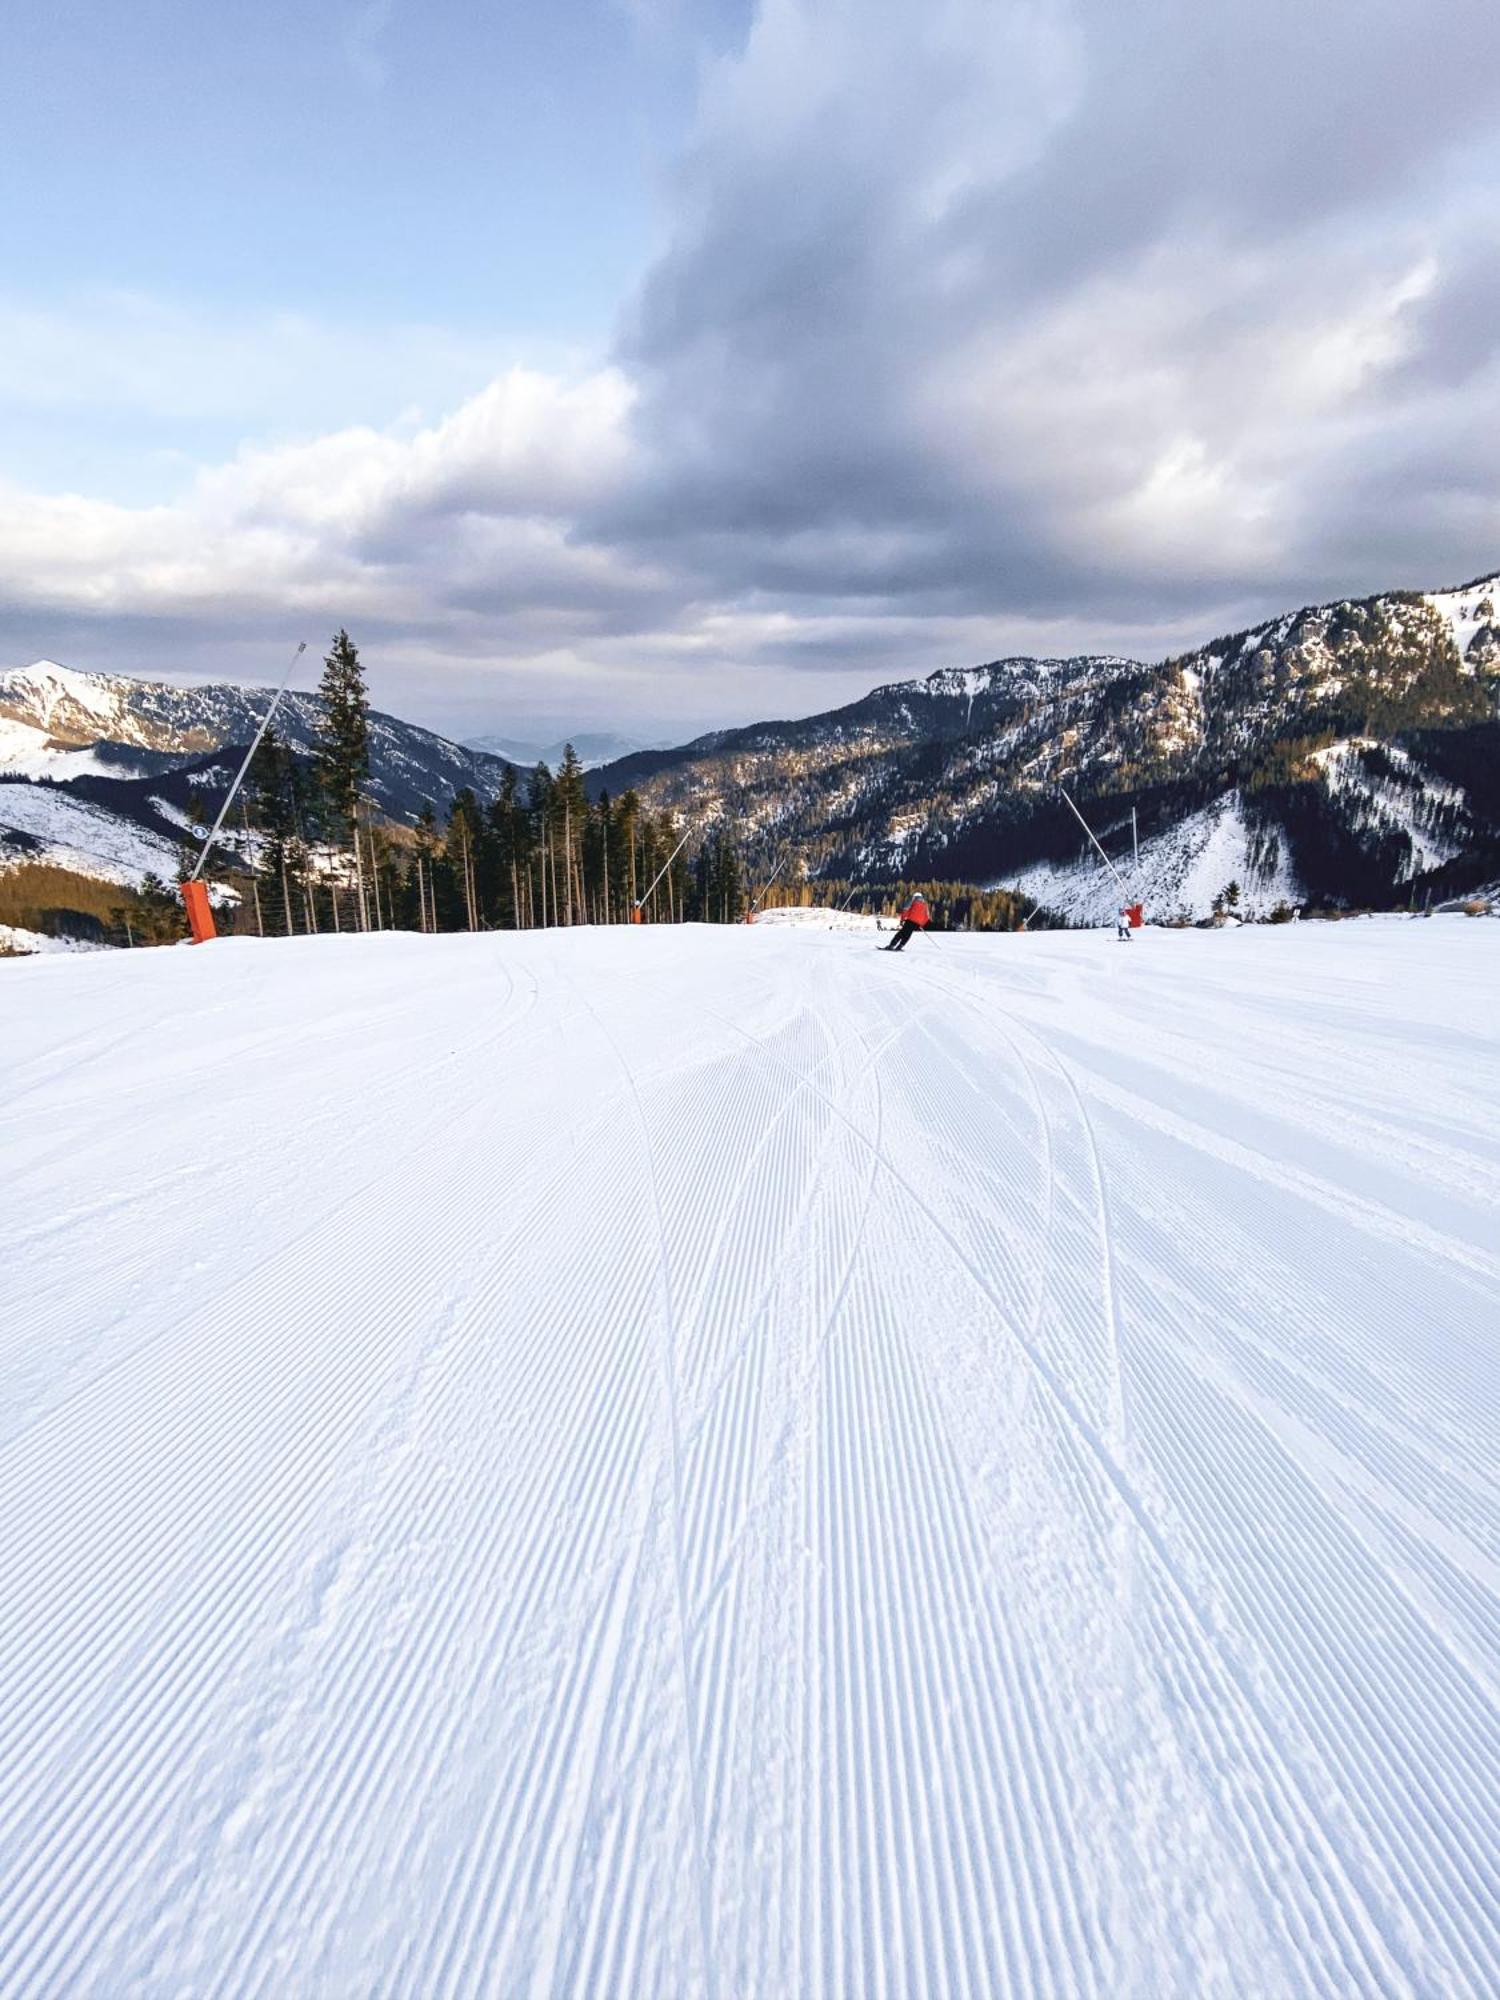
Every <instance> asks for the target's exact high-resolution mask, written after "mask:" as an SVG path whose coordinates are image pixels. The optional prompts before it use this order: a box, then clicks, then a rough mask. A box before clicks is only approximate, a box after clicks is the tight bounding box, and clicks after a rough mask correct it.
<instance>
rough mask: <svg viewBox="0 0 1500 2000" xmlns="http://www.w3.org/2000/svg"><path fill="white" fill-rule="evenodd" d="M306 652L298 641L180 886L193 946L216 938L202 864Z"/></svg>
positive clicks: (302, 641)
mask: <svg viewBox="0 0 1500 2000" xmlns="http://www.w3.org/2000/svg"><path fill="white" fill-rule="evenodd" d="M306 651H307V641H306V640H305V639H301V640H299V641H298V643H297V650H296V652H295V653H293V655H292V657H291V659H290V660H289V661H288V662H287V669H286V672H285V673H284V674H283V675H282V676H281V684H280V686H279V687H278V688H277V690H276V692H275V694H273V695H272V697H271V705H270V707H269V708H268V709H267V710H266V712H265V716H264V718H263V719H262V721H261V725H260V728H259V729H257V730H256V732H255V741H254V742H253V743H252V744H251V745H250V748H249V749H248V750H247V751H246V752H245V761H244V763H243V764H241V766H240V768H239V771H238V773H237V775H236V777H235V781H234V783H233V784H232V785H231V786H230V787H229V790H228V791H227V792H226V793H225V794H224V803H223V805H221V806H220V807H219V817H218V818H217V819H216V820H215V821H214V823H213V825H212V827H211V828H210V829H209V835H208V838H207V840H205V841H204V843H203V850H202V852H201V853H200V854H199V856H198V861H197V865H196V867H195V868H194V869H193V872H192V874H191V875H189V877H188V878H187V880H186V881H185V882H184V883H183V885H182V900H183V903H184V905H185V907H186V909H187V920H188V929H189V930H190V931H191V932H192V934H193V943H194V944H207V943H208V941H209V939H210V938H215V937H217V936H218V935H219V933H218V931H217V929H216V928H215V926H214V913H213V910H212V909H211V908H210V907H209V901H208V884H207V883H206V882H203V881H201V880H200V879H199V878H200V877H201V875H202V873H203V864H204V862H205V861H207V859H208V856H209V851H210V849H211V848H212V847H213V844H214V842H215V841H216V840H217V839H218V837H219V828H220V827H221V826H222V825H223V824H224V820H225V818H226V816H227V814H228V812H229V808H230V807H231V806H232V805H233V804H234V800H235V794H236V793H237V792H238V791H239V788H240V786H241V785H242V784H243V783H244V781H245V773H246V772H247V771H248V770H249V768H250V760H251V758H252V757H253V756H254V755H255V753H256V751H257V750H258V749H259V748H260V740H261V738H262V737H263V736H264V735H265V733H266V731H267V730H268V729H269V728H270V726H271V717H272V716H273V715H274V714H275V713H276V704H277V703H278V702H279V701H280V700H281V697H282V696H283V695H284V694H285V693H286V685H287V682H288V681H289V680H290V679H291V678H292V669H293V667H295V666H296V664H297V662H298V661H299V660H300V659H301V658H302V655H303V654H304V653H305V652H306Z"/></svg>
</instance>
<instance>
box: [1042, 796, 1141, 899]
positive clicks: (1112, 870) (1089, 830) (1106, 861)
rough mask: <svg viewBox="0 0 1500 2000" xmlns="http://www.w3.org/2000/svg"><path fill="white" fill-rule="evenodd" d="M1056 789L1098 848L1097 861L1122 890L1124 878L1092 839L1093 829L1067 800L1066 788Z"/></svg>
mask: <svg viewBox="0 0 1500 2000" xmlns="http://www.w3.org/2000/svg"><path fill="white" fill-rule="evenodd" d="M1057 789H1058V790H1059V791H1060V792H1061V793H1062V795H1063V797H1064V798H1065V799H1067V800H1068V811H1069V812H1070V813H1071V814H1072V815H1073V817H1074V819H1076V820H1077V822H1078V824H1079V825H1080V826H1081V827H1082V828H1083V830H1084V832H1085V833H1086V834H1087V835H1088V837H1089V839H1090V840H1093V842H1094V845H1095V847H1098V848H1099V859H1100V860H1101V861H1102V862H1103V863H1104V865H1105V867H1106V868H1107V869H1108V870H1109V872H1110V874H1111V875H1113V876H1114V878H1115V880H1116V881H1117V882H1118V883H1119V885H1120V887H1121V888H1122V889H1123V888H1124V887H1125V882H1124V878H1123V877H1122V876H1121V874H1120V871H1119V869H1118V868H1116V866H1115V864H1114V863H1113V861H1111V860H1110V858H1109V856H1108V855H1107V854H1106V853H1105V851H1104V849H1103V848H1102V847H1099V843H1098V841H1097V840H1095V839H1094V829H1093V828H1092V827H1091V826H1090V825H1089V823H1088V821H1087V820H1086V819H1085V818H1084V816H1083V814H1082V813H1081V812H1080V811H1079V810H1078V808H1077V806H1075V805H1074V803H1073V801H1072V800H1071V799H1069V798H1068V788H1067V786H1066V785H1059V786H1058V788H1057Z"/></svg>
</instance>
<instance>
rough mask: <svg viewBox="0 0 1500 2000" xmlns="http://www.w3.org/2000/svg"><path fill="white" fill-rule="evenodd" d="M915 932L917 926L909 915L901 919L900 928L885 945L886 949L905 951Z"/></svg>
mask: <svg viewBox="0 0 1500 2000" xmlns="http://www.w3.org/2000/svg"><path fill="white" fill-rule="evenodd" d="M916 934H917V926H916V925H915V924H914V923H913V922H912V921H911V919H910V918H909V917H903V918H902V919H901V928H900V930H899V931H897V933H896V935H895V936H894V937H893V938H892V939H891V941H890V943H889V944H888V945H887V946H886V950H887V951H905V949H906V947H907V946H908V945H909V944H910V943H911V941H912V939H913V938H914V937H915V936H916Z"/></svg>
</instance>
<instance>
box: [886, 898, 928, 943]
mask: <svg viewBox="0 0 1500 2000" xmlns="http://www.w3.org/2000/svg"><path fill="white" fill-rule="evenodd" d="M931 922H932V915H931V912H930V911H929V910H928V908H927V898H926V897H925V896H923V895H922V894H921V893H920V892H919V893H918V894H917V895H915V896H913V897H912V899H911V901H910V902H909V903H908V904H907V906H906V908H905V909H904V910H903V911H902V912H901V928H900V930H898V931H897V933H896V935H895V936H894V937H893V938H892V939H891V941H890V943H889V944H888V945H883V946H882V947H881V949H882V950H883V951H904V950H905V949H906V947H907V946H908V945H909V944H910V943H911V940H912V937H913V934H914V933H915V932H917V931H925V930H926V928H927V926H928V925H929V924H930V923H931Z"/></svg>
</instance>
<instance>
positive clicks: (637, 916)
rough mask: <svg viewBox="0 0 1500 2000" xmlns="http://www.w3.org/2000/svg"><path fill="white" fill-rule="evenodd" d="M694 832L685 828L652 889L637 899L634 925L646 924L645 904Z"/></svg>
mask: <svg viewBox="0 0 1500 2000" xmlns="http://www.w3.org/2000/svg"><path fill="white" fill-rule="evenodd" d="M692 830H693V829H692V827H691V826H688V827H685V828H684V829H683V834H682V839H681V840H679V841H678V843H677V845H676V846H675V847H674V848H673V849H672V852H671V853H670V854H669V855H668V856H667V858H666V860H665V861H664V862H663V863H662V864H661V866H660V868H658V869H657V871H656V873H655V874H654V875H653V876H652V878H651V887H650V888H649V889H647V890H646V892H645V893H644V895H640V896H637V897H636V899H635V908H634V909H633V910H632V911H631V912H630V921H631V922H632V923H633V924H639V923H644V922H645V919H644V917H643V916H642V915H641V911H642V908H643V907H644V906H645V904H647V903H649V902H650V900H651V897H652V895H653V893H654V892H655V889H656V885H657V883H658V882H659V881H660V880H661V878H662V876H663V875H665V874H666V872H667V870H668V869H669V868H670V867H671V865H672V863H673V862H674V861H675V860H676V859H677V857H678V855H679V854H681V852H682V850H683V847H684V846H685V845H686V842H687V837H688V835H689V834H690V833H691V832H692Z"/></svg>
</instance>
